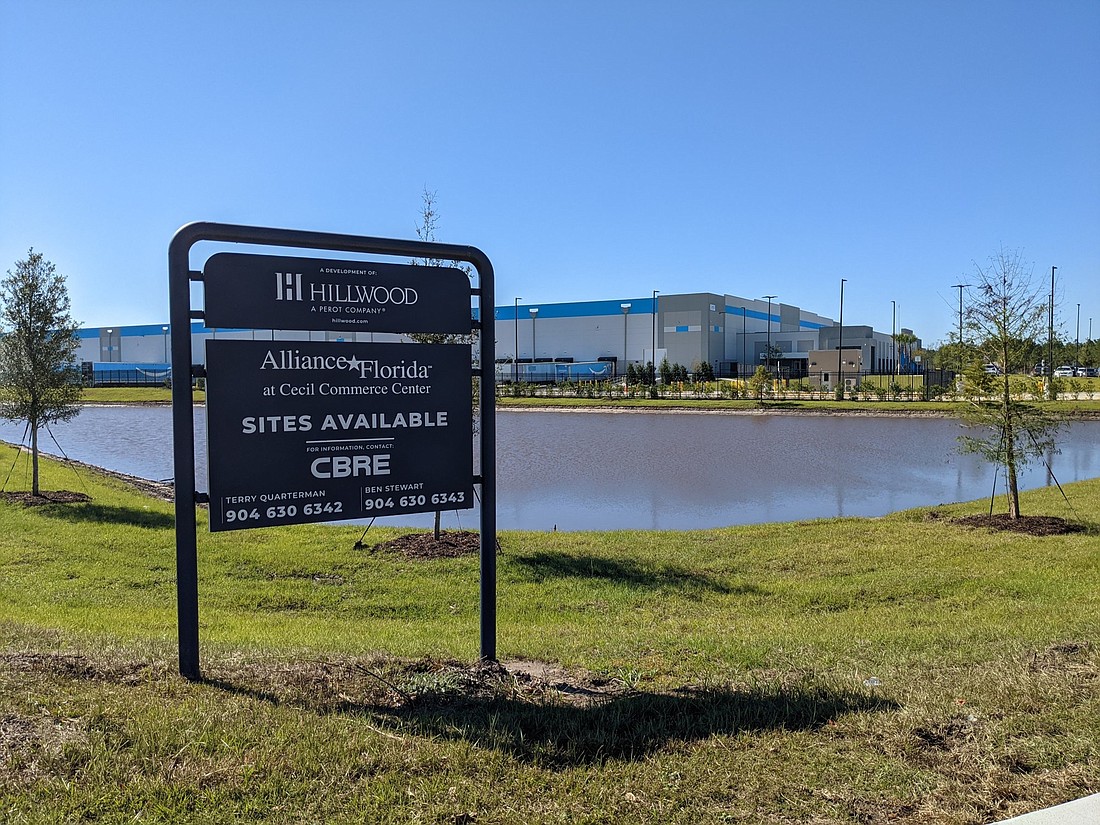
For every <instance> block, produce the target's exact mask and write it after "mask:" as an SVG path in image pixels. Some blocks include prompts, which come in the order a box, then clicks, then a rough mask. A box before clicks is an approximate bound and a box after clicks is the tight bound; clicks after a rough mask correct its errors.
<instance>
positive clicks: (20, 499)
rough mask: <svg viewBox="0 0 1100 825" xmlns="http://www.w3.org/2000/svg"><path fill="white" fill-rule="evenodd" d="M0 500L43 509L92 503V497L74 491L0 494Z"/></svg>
mask: <svg viewBox="0 0 1100 825" xmlns="http://www.w3.org/2000/svg"><path fill="white" fill-rule="evenodd" d="M0 499H2V500H3V501H10V502H12V503H13V504H22V505H23V506H24V507H41V506H42V505H43V504H76V503H79V502H82V501H91V500H92V497H91V496H89V495H87V494H85V493H74V492H73V491H72V490H41V491H39V494H38V495H35V494H34V493H28V492H13V493H0Z"/></svg>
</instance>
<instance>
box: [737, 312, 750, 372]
mask: <svg viewBox="0 0 1100 825" xmlns="http://www.w3.org/2000/svg"><path fill="white" fill-rule="evenodd" d="M748 315H749V313H748V311H747V310H746V309H745V308H744V307H741V360H740V361H739V362H738V366H737V377H738V378H740V377H741V373H742V372H743V371H744V367H745V362H746V361H747V360H748V358H749V353H748V348H749V337H748V332H746V331H745V325H746V323H747V321H746V319H747V318H748Z"/></svg>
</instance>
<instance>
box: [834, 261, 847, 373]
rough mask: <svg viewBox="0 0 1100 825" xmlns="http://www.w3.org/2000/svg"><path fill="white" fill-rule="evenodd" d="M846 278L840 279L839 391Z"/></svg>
mask: <svg viewBox="0 0 1100 825" xmlns="http://www.w3.org/2000/svg"><path fill="white" fill-rule="evenodd" d="M847 280H848V279H847V278H841V279H840V346H839V347H838V351H839V353H840V357H839V358H838V359H837V367H838V368H839V372H838V374H837V385H838V386H839V387H840V391H841V392H843V391H844V282H845V281H847Z"/></svg>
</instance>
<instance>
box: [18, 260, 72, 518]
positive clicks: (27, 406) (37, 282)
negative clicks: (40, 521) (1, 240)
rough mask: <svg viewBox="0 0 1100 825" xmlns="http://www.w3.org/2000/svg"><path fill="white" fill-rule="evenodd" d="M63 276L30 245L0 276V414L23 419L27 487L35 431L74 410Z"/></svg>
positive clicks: (34, 481) (34, 459) (34, 463)
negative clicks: (27, 459) (27, 454)
mask: <svg viewBox="0 0 1100 825" xmlns="http://www.w3.org/2000/svg"><path fill="white" fill-rule="evenodd" d="M69 309H70V307H69V291H68V289H67V287H66V286H65V278H64V276H62V275H59V274H58V273H57V270H56V268H55V267H54V265H53V264H52V263H50V262H49V261H47V260H46V259H45V258H43V257H42V254H41V253H40V252H35V251H34V249H33V248H32V249H30V250H29V251H28V252H27V257H26V259H25V260H22V261H16V264H15V271H14V272H12V271H11V270H10V269H9V270H8V276H7V277H6V278H4V280H3V281H0V418H4V419H7V420H8V421H26V422H27V430H28V431H29V433H30V437H31V467H32V470H31V493H32V495H35V496H37V495H40V492H39V489H38V431H39V430H40V429H41V428H43V427H48V426H49V425H50V424H52V423H53V422H55V421H67V420H69V419H70V418H73V417H74V416H75V415H76V414H77V413H78V412H80V405H79V402H80V397H81V393H82V387H81V384H80V370H79V369H77V367H76V351H77V347H78V346H79V342H78V341H77V339H76V330H77V324H76V322H75V321H73V318H72V315H70V313H69Z"/></svg>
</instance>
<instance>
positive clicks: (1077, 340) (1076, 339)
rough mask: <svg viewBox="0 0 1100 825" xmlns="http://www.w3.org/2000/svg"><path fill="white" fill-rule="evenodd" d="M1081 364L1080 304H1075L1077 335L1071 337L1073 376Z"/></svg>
mask: <svg viewBox="0 0 1100 825" xmlns="http://www.w3.org/2000/svg"><path fill="white" fill-rule="evenodd" d="M1080 363H1081V304H1077V333H1076V334H1075V335H1074V336H1073V374H1074V375H1076V374H1077V367H1078V366H1079V365H1080Z"/></svg>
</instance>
